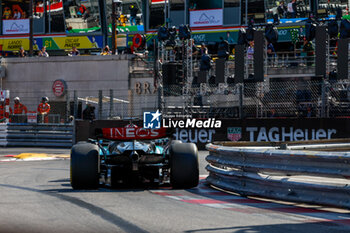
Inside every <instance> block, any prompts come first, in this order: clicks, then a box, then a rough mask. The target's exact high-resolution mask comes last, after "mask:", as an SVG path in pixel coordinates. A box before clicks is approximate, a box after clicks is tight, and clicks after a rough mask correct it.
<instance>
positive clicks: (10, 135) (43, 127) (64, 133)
mask: <svg viewBox="0 0 350 233" xmlns="http://www.w3.org/2000/svg"><path fill="white" fill-rule="evenodd" d="M74 138H75V131H74V125H73V124H28V125H23V124H0V146H4V147H5V146H16V147H18V146H31V147H32V146H39V147H64V148H70V147H71V146H72V145H73V143H74Z"/></svg>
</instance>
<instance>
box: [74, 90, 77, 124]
mask: <svg viewBox="0 0 350 233" xmlns="http://www.w3.org/2000/svg"><path fill="white" fill-rule="evenodd" d="M77 117H78V94H77V91H76V90H74V119H77Z"/></svg>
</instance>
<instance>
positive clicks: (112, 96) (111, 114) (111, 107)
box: [109, 89, 114, 119]
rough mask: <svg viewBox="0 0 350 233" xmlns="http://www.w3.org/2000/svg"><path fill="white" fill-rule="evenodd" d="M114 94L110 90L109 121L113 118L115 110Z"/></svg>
mask: <svg viewBox="0 0 350 233" xmlns="http://www.w3.org/2000/svg"><path fill="white" fill-rule="evenodd" d="M113 94H114V93H113V90H112V89H110V90H109V119H111V118H112V117H113V112H114V108H113V107H114V105H113V101H114V95H113Z"/></svg>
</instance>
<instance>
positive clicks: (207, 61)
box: [199, 49, 211, 71]
mask: <svg viewBox="0 0 350 233" xmlns="http://www.w3.org/2000/svg"><path fill="white" fill-rule="evenodd" d="M210 69H211V58H210V56H209V54H208V49H205V50H204V53H203V55H202V57H201V62H200V67H199V70H201V71H209V70H210Z"/></svg>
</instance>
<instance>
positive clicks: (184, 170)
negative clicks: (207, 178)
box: [170, 143, 199, 188]
mask: <svg viewBox="0 0 350 233" xmlns="http://www.w3.org/2000/svg"><path fill="white" fill-rule="evenodd" d="M198 182H199V169H198V149H197V146H196V145H195V144H193V143H175V144H172V145H171V147H170V183H171V185H172V186H173V188H192V187H196V186H197V185H198Z"/></svg>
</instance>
